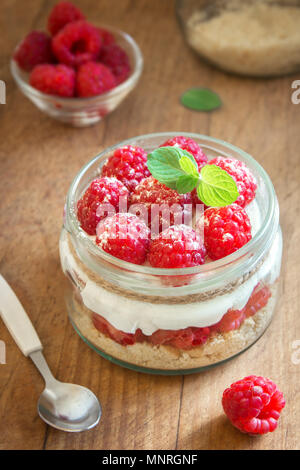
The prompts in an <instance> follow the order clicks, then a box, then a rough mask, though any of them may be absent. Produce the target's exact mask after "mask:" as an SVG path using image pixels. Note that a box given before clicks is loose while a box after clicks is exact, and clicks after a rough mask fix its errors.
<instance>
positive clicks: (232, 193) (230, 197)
mask: <svg viewBox="0 0 300 470" xmlns="http://www.w3.org/2000/svg"><path fill="white" fill-rule="evenodd" d="M200 178H201V179H200V183H199V185H198V186H197V194H198V197H199V199H200V200H201V201H202V202H203V203H204V204H206V205H207V206H213V207H224V206H228V205H229V204H232V203H233V202H235V201H236V200H237V198H238V197H239V192H238V189H237V185H236V182H235V181H234V179H233V178H232V176H230V175H229V174H228V173H227V171H225V170H223V169H222V168H220V167H218V166H217V165H205V166H204V167H203V168H202V170H201V175H200Z"/></svg>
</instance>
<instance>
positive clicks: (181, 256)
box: [148, 224, 206, 268]
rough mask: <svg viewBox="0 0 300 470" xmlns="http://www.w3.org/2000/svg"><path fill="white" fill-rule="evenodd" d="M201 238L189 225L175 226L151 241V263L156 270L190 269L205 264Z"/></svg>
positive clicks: (204, 251) (204, 252)
mask: <svg viewBox="0 0 300 470" xmlns="http://www.w3.org/2000/svg"><path fill="white" fill-rule="evenodd" d="M205 254H206V250H205V247H204V244H203V241H202V238H201V236H200V235H199V234H198V233H197V232H195V230H193V229H192V228H191V227H188V226H187V225H183V224H181V225H173V226H172V227H169V228H168V229H166V230H164V231H163V232H161V233H160V234H159V236H158V237H157V238H155V239H154V240H152V241H151V243H150V249H149V255H148V258H149V262H150V264H151V266H153V267H155V268H189V267H192V266H198V265H200V264H203V263H204V258H205Z"/></svg>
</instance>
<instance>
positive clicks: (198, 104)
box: [181, 88, 222, 111]
mask: <svg viewBox="0 0 300 470" xmlns="http://www.w3.org/2000/svg"><path fill="white" fill-rule="evenodd" d="M181 103H182V104H183V105H184V106H185V107H186V108H189V109H193V110H195V111H213V110H214V109H217V108H220V106H221V105H222V101H221V98H220V97H219V95H217V93H215V92H214V91H212V90H209V89H208V88H190V89H189V90H187V91H186V92H185V93H184V94H183V95H182V96H181Z"/></svg>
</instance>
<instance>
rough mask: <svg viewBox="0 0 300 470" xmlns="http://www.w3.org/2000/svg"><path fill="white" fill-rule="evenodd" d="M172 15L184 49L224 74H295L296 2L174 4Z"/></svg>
mask: <svg viewBox="0 0 300 470" xmlns="http://www.w3.org/2000/svg"><path fill="white" fill-rule="evenodd" d="M176 13H177V19H178V21H179V24H180V26H181V29H182V31H183V34H184V37H185V39H186V41H187V43H188V44H189V46H190V47H192V49H193V50H194V51H195V52H196V53H197V54H198V55H199V56H200V57H201V58H203V59H205V60H207V61H208V62H210V63H212V64H213V65H215V66H217V67H219V68H221V69H223V70H225V71H227V72H232V73H236V74H240V75H247V76H255V77H271V76H279V75H284V74H288V73H294V72H297V71H299V70H300V30H299V23H300V1H299V0H177V1H176Z"/></svg>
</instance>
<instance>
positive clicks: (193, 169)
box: [179, 155, 199, 177]
mask: <svg viewBox="0 0 300 470" xmlns="http://www.w3.org/2000/svg"><path fill="white" fill-rule="evenodd" d="M179 165H180V167H181V169H182V170H183V171H184V172H185V173H187V174H188V175H193V176H197V177H198V176H199V173H198V167H197V164H195V163H194V162H192V160H191V159H190V158H188V157H187V156H186V155H184V156H183V157H181V159H180V160H179Z"/></svg>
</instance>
